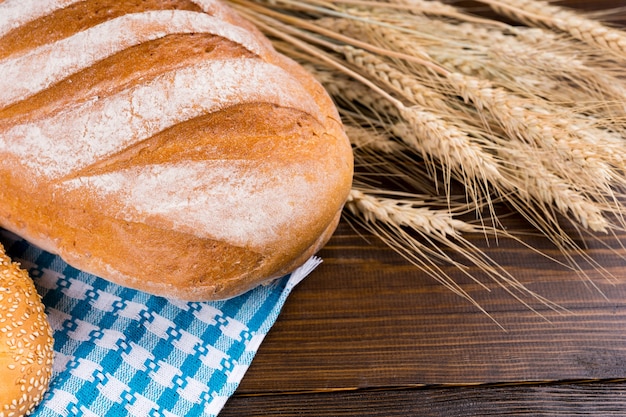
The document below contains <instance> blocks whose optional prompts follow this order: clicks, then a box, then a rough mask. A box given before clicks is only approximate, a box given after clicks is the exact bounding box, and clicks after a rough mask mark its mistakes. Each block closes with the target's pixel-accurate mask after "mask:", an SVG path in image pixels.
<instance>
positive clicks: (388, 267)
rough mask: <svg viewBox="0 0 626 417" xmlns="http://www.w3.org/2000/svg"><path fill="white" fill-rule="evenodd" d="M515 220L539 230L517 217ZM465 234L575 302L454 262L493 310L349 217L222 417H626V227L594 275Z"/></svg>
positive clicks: (595, 255)
mask: <svg viewBox="0 0 626 417" xmlns="http://www.w3.org/2000/svg"><path fill="white" fill-rule="evenodd" d="M464 3H469V2H464ZM559 3H561V4H566V5H571V6H574V7H578V8H584V9H589V10H594V9H602V8H608V7H614V6H626V3H624V2H621V1H608V0H606V1H605V0H599V1H597V2H589V1H579V0H572V1H561V2H559ZM483 11H484V9H483ZM478 12H481V11H480V10H478ZM620 16H626V15H624V14H621V15H620ZM624 21H626V18H625V19H621V18H619V17H618V18H617V19H613V22H616V23H620V24H623V23H624ZM506 225H507V226H508V227H509V228H511V229H512V230H517V231H519V232H527V231H528V227H527V225H526V224H525V223H524V221H523V220H522V219H521V218H520V217H518V216H512V217H509V218H507V219H506ZM466 237H467V238H468V239H469V240H470V241H471V242H472V243H475V244H476V245H477V246H479V247H480V248H481V249H483V250H484V251H485V252H486V253H487V254H488V255H489V256H490V257H492V258H493V259H494V260H495V261H496V262H497V263H499V264H501V265H503V266H505V267H506V268H507V270H508V271H509V272H511V273H512V274H513V275H514V276H515V277H516V278H518V279H519V280H520V281H521V282H522V283H523V284H524V285H526V286H527V288H529V289H531V290H532V291H535V292H536V293H537V294H540V295H541V296H543V297H545V298H546V299H548V300H550V301H552V302H555V303H558V304H559V305H560V306H561V307H562V308H563V309H565V310H566V311H554V310H551V309H549V308H548V307H546V306H545V305H542V304H541V303H538V302H536V300H535V299H533V298H532V297H526V298H524V299H523V300H522V301H525V302H528V303H529V306H525V305H524V304H523V303H522V302H520V301H519V300H516V299H514V298H513V297H512V296H511V295H510V294H508V293H507V292H506V291H505V290H503V289H502V288H501V287H499V286H498V285H496V284H494V283H489V281H488V278H487V277H485V276H484V275H481V274H480V271H476V270H470V272H471V273H473V274H475V275H476V276H478V277H481V278H482V279H483V280H486V282H487V286H488V287H489V291H487V290H485V288H483V287H481V286H480V285H478V284H476V283H474V282H472V281H471V279H469V278H468V277H467V276H465V275H464V274H462V273H460V272H459V271H458V270H456V269H455V268H453V267H446V268H444V270H445V271H446V272H447V273H448V274H449V275H450V276H451V277H453V278H454V279H455V280H456V281H457V282H459V283H460V284H461V285H462V288H463V289H464V290H466V291H467V292H468V293H469V294H470V295H471V296H472V297H474V298H475V300H476V301H477V302H478V303H479V304H480V305H481V306H483V307H484V308H485V309H486V310H487V312H488V313H489V314H490V315H491V317H490V316H488V315H487V314H485V313H484V312H481V311H480V310H479V309H477V308H476V307H475V306H474V305H472V304H471V303H469V302H468V301H467V300H465V299H462V298H460V297H459V296H457V295H455V294H453V293H452V292H451V291H449V290H448V289H446V288H444V287H443V286H442V285H441V284H439V283H438V282H436V281H435V280H434V279H433V278H431V277H429V276H427V275H426V274H425V273H423V272H422V271H420V270H419V269H417V268H416V267H414V266H413V265H411V264H409V263H408V262H407V261H406V260H404V259H403V258H402V257H401V256H400V255H398V254H397V253H395V252H394V251H392V250H391V249H389V248H388V247H386V246H385V245H384V244H383V243H381V242H380V241H379V240H377V239H376V238H374V237H372V236H371V235H368V234H367V233H365V232H363V231H362V230H359V229H354V228H352V227H351V226H350V225H349V224H348V222H347V221H345V220H344V221H342V223H341V224H340V227H339V228H338V230H337V232H336V233H335V235H334V236H333V238H332V239H331V240H330V242H329V243H328V244H327V245H326V247H325V248H324V249H323V250H322V251H321V252H320V256H321V257H322V258H323V259H324V263H323V264H322V265H321V266H320V267H319V268H318V269H317V270H316V271H314V272H313V274H312V275H311V276H309V277H308V278H307V279H306V280H305V281H304V282H302V283H301V284H300V285H299V287H298V288H296V289H295V291H294V292H293V293H292V295H291V296H290V298H289V299H288V300H287V303H286V304H285V307H284V309H283V312H282V313H281V315H280V316H279V319H278V321H277V322H276V324H275V326H274V327H273V328H272V330H271V332H270V334H269V335H268V336H267V338H266V340H265V341H264V343H263V344H262V346H261V348H260V351H259V352H258V354H257V356H256V358H255V360H254V361H253V363H252V366H251V367H250V369H249V371H248V373H247V374H246V376H245V377H244V379H243V381H242V383H241V385H240V387H239V389H238V390H237V392H236V393H235V395H234V396H233V397H232V398H231V399H230V400H229V402H228V403H227V404H226V407H225V408H224V410H223V412H222V414H221V417H229V416H319V417H324V416H387V417H395V416H412V415H419V416H514V415H515V416H624V415H626V249H624V246H626V233H622V234H619V235H617V236H606V237H601V238H599V239H598V240H597V241H592V242H591V243H590V244H589V246H588V248H587V250H586V251H585V256H587V257H588V258H587V259H586V260H585V259H583V258H581V257H578V258H576V260H577V261H578V262H580V265H581V266H582V268H583V269H584V270H585V271H586V273H587V275H586V276H580V275H579V274H576V273H575V272H573V271H572V270H571V269H568V268H567V267H565V266H563V265H559V264H558V263H556V262H553V261H550V260H548V259H546V258H545V257H542V256H540V255H538V254H536V253H532V252H531V251H530V250H528V249H527V248H524V247H523V246H521V245H519V244H516V243H514V242H510V241H507V240H501V241H499V242H498V244H494V242H491V244H490V245H487V244H486V243H485V241H484V238H483V236H466ZM526 241H527V243H529V244H530V245H531V246H535V247H540V248H541V249H543V250H545V251H546V253H548V254H550V255H553V256H558V251H556V250H554V249H553V248H552V247H551V246H550V244H549V243H548V242H546V241H545V240H543V239H541V238H539V237H536V236H535V237H533V236H527V238H526ZM593 263H595V264H596V267H597V266H600V267H601V268H604V273H601V272H599V271H598V269H597V268H596V267H593V266H592V264H593ZM529 307H532V308H534V309H535V311H532V310H531V308H529Z"/></svg>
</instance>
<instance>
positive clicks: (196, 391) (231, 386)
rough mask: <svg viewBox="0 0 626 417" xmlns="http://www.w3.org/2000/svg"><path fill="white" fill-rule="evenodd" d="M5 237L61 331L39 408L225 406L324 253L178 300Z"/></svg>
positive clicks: (102, 416) (56, 412) (40, 411)
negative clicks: (213, 293) (280, 271)
mask: <svg viewBox="0 0 626 417" xmlns="http://www.w3.org/2000/svg"><path fill="white" fill-rule="evenodd" d="M0 239H1V242H2V243H3V244H4V245H5V248H6V250H7V254H8V255H9V256H11V258H12V259H13V260H14V261H16V262H19V263H20V264H21V266H22V268H23V269H26V270H27V271H28V272H29V274H30V276H31V277H32V278H33V281H34V282H35V286H36V287H37V289H38V291H39V292H40V294H41V295H42V297H43V302H44V304H45V306H46V312H47V314H48V319H49V321H50V324H51V326H52V328H53V332H54V339H55V340H54V351H55V361H54V373H53V379H52V382H51V385H50V389H49V391H48V393H47V394H46V396H45V397H44V399H43V401H42V403H41V404H40V405H39V406H38V407H37V409H36V410H35V412H34V413H33V414H32V415H33V416H37V417H44V416H45V417H52V416H97V417H109V416H111V417H113V416H115V417H122V416H133V417H148V416H150V417H156V416H167V417H169V416H171V417H174V416H181V417H182V416H185V417H192V416H208V417H210V416H216V415H218V414H219V412H220V411H221V409H222V408H223V406H224V404H225V403H226V401H227V400H228V398H229V397H230V396H231V395H232V394H233V393H234V392H235V389H236V388H237V386H238V385H239V383H240V381H241V379H242V378H243V376H244V374H245V372H246V370H247V369H248V367H249V365H250V363H251V362H252V359H253V358H254V355H255V353H256V352H257V350H258V348H259V346H260V344H261V342H262V341H263V338H264V337H265V335H266V334H267V333H268V331H269V330H270V328H271V327H272V325H273V324H274V322H275V320H276V318H277V317H278V314H279V312H280V310H281V308H282V306H283V304H284V302H285V300H286V299H287V297H288V295H289V293H290V292H291V290H292V289H293V288H294V286H295V285H296V284H298V283H299V282H300V281H301V280H302V279H303V278H305V277H306V276H307V275H308V274H309V273H310V272H311V271H312V270H313V269H314V268H315V267H316V266H317V265H318V264H319V263H320V262H321V261H320V259H319V258H317V257H313V258H311V259H310V260H309V261H308V262H307V263H306V264H305V265H303V266H302V267H300V268H299V269H298V270H296V271H294V272H293V273H292V274H290V275H288V276H285V277H283V278H281V279H278V280H275V281H273V282H272V283H271V284H268V285H264V286H259V287H257V288H255V289H253V290H251V291H249V292H247V293H245V294H243V295H240V296H238V297H235V298H232V299H228V300H224V301H215V302H181V301H176V300H170V299H166V298H163V297H156V296H152V295H149V294H146V293H144V292H141V291H136V290H132V289H128V288H125V287H121V286H119V285H116V284H113V283H110V282H108V281H105V280H103V279H101V278H98V277H96V276H93V275H90V274H86V273H84V272H80V271H78V270H77V269H75V268H73V267H71V266H69V265H67V264H66V263H65V262H63V261H62V260H61V258H59V257H58V256H55V255H52V254H50V253H48V252H45V251H43V250H41V249H39V248H37V247H35V246H33V245H31V244H29V243H28V242H26V241H24V240H23V239H20V238H19V237H17V236H15V235H13V234H11V233H9V232H5V231H2V232H1V233H0Z"/></svg>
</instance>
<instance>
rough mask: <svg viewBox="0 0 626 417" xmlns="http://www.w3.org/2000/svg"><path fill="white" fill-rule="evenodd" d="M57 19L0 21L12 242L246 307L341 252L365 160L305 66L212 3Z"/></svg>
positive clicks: (92, 8)
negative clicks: (315, 261)
mask: <svg viewBox="0 0 626 417" xmlns="http://www.w3.org/2000/svg"><path fill="white" fill-rule="evenodd" d="M46 2H48V3H49V5H51V6H52V5H54V4H55V3H59V6H58V7H57V10H54V11H52V12H50V11H49V10H48V11H43V12H40V14H43V17H42V18H33V17H32V16H31V17H30V18H29V17H28V16H27V17H24V16H23V15H24V13H35V12H30V11H29V12H24V13H22V15H20V13H19V11H18V12H15V11H13V12H14V14H15V15H16V16H18V17H16V18H15V20H19V19H22V20H23V21H24V23H21V24H20V25H15V24H13V25H12V26H11V25H9V23H10V22H9V23H6V22H4V28H5V30H4V32H3V22H2V20H1V19H2V18H1V17H0V35H1V34H3V33H4V36H0V72H2V71H3V69H4V70H5V73H8V74H14V75H13V78H14V79H13V80H9V81H5V82H4V84H2V83H3V81H2V80H0V160H1V161H2V162H0V181H1V182H2V184H3V188H2V189H1V190H0V226H2V227H5V228H7V229H9V230H12V231H13V232H15V233H17V234H19V235H21V236H23V237H25V238H26V239H28V240H30V241H31V242H33V243H35V244H38V245H39V246H41V247H42V248H44V249H46V250H49V251H51V252H53V253H58V254H59V255H61V256H62V257H63V258H64V259H65V260H66V261H67V262H68V263H70V264H72V265H74V266H75V267H77V268H79V269H82V270H84V271H87V272H90V273H93V274H96V275H99V276H101V277H103V278H107V279H109V280H112V281H114V282H117V283H120V284H122V285H126V286H130V287H133V288H137V289H141V290H145V291H148V292H151V293H154V294H159V295H166V296H171V297H176V298H182V299H187V300H210V299H220V298H227V297H231V296H234V295H237V294H239V293H241V292H244V291H246V290H248V289H250V288H252V287H254V286H256V285H258V284H260V283H261V282H263V281H265V280H269V279H274V278H276V277H278V276H281V275H284V274H285V273H288V272H290V271H291V270H293V269H294V268H295V267H297V266H298V265H300V264H301V263H303V262H304V261H305V260H306V259H307V258H308V257H310V256H311V255H312V254H314V253H315V252H316V251H317V250H319V249H320V248H321V246H323V245H324V244H325V243H326V241H327V240H328V238H329V237H330V235H331V234H332V232H333V231H334V229H335V227H336V225H337V222H338V220H339V216H340V212H341V209H342V206H343V203H344V201H345V198H346V197H347V193H348V192H349V189H350V185H351V180H352V169H353V166H352V151H351V148H350V145H349V143H348V140H347V138H346V137H345V135H344V133H343V130H342V126H341V123H340V121H339V117H338V115H337V112H336V109H335V108H334V106H333V104H332V102H331V100H330V98H329V97H328V95H327V94H326V93H325V91H324V90H323V88H322V87H321V86H320V85H319V84H318V83H317V82H316V81H315V80H314V79H313V78H312V77H311V76H310V75H309V74H307V73H306V72H305V71H304V70H303V69H302V68H301V67H300V66H298V65H297V64H295V63H294V62H292V61H291V60H289V59H287V58H285V57H283V56H281V55H279V54H277V53H276V52H275V51H274V50H273V49H272V48H271V45H270V44H269V41H268V40H267V39H265V38H264V37H262V35H260V33H259V32H258V31H257V30H256V29H255V28H253V27H252V26H251V25H250V24H249V23H248V22H246V21H244V20H243V19H241V18H240V17H238V16H237V15H236V14H234V13H233V12H232V11H231V10H230V9H228V8H227V7H225V6H224V5H223V4H221V3H218V2H216V1H213V0H197V1H183V0H178V1H177V0H170V1H122V2H120V1H112V0H110V1H102V0H86V1H72V0H46ZM46 2H44V3H46ZM5 3H7V2H6V1H5ZM9 3H10V2H9ZM15 3H17V2H15ZM68 3H71V4H69V5H68ZM2 4H3V3H0V8H1V7H2ZM63 6H65V7H63ZM18 7H19V6H18ZM39 7H42V8H45V7H43V6H39ZM109 8H110V9H111V12H110V13H109ZM163 9H165V10H163ZM174 9H176V11H173V10H174ZM178 9H180V10H178ZM201 9H202V10H204V11H205V12H200V11H199V10H201ZM183 10H184V11H183ZM144 11H152V12H144ZM190 11H191V12H190ZM1 13H2V10H0V15H1ZM211 15H213V17H212V16H211ZM20 16H21V17H20ZM50 16H53V17H54V18H52V17H50ZM59 16H63V18H60V17H59ZM102 16H109V17H108V18H107V19H103V18H102ZM72 17H74V18H78V17H81V19H80V24H77V25H75V26H76V27H75V28H74V29H71V30H70V29H68V25H67V24H66V23H65V22H67V21H70V20H71V19H72ZM107 25H108V26H107ZM6 28H9V29H6ZM24 28H26V29H24ZM98 30H103V32H102V33H107V34H109V33H110V34H111V35H110V39H109V38H107V39H105V41H106V42H109V45H108V46H106V45H102V43H103V42H104V41H102V39H101V37H98V36H96V35H97V34H98V32H97V31H98ZM76 31H79V32H76ZM90 31H92V32H90ZM20 32H21V33H26V32H28V33H29V34H30V35H29V37H28V39H26V38H25V37H21V36H19V34H20ZM122 32H124V35H123V36H122V35H119V36H117V38H115V36H114V35H115V34H118V33H122ZM86 33H93V35H92V36H90V37H89V36H83V35H84V34H86ZM81 36H83V37H82V38H81ZM114 38H115V39H114ZM16 39H23V40H22V41H20V42H18V41H16ZM72 42H74V43H72ZM90 42H95V44H91V43H90ZM76 45H79V46H83V48H84V49H85V50H84V51H82V50H81V51H76V50H75V48H76ZM37 48H39V49H37ZM46 48H48V49H46ZM64 48H66V49H64ZM72 48H74V49H72ZM106 48H108V49H106ZM87 51H88V52H89V54H92V55H94V56H93V57H87V58H85V57H81V58H80V60H83V61H81V62H76V63H70V64H68V63H67V62H66V61H65V57H66V55H67V54H71V55H75V54H77V53H80V52H85V54H86V55H89V54H88V53H87ZM101 51H107V52H101ZM37 53H39V54H40V55H37ZM52 56H56V58H55V59H56V64H55V61H54V60H51V58H50V57H52ZM89 59H91V61H90V60H89ZM38 62H39V64H38ZM44 62H45V64H44ZM51 62H52V63H51ZM3 65H4V66H3ZM20 65H21V66H20ZM24 69H27V70H28V69H30V70H32V74H28V79H27V80H26V81H24V80H22V78H26V77H24V75H23V73H24ZM42 73H45V74H44V75H41V76H39V74H42ZM38 76H39V77H38ZM5 78H7V77H5ZM8 78H10V77H8ZM50 80H53V81H50ZM20 83H21V84H20ZM3 87H4V88H3Z"/></svg>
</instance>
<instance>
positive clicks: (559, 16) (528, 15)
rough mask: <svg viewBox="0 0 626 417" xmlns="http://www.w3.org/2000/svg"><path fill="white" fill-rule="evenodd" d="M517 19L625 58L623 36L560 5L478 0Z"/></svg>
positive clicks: (530, 0)
mask: <svg viewBox="0 0 626 417" xmlns="http://www.w3.org/2000/svg"><path fill="white" fill-rule="evenodd" d="M480 1H481V2H482V3H486V4H488V5H489V6H491V7H492V8H493V9H494V10H495V11H496V12H498V13H502V14H504V15H507V16H509V17H512V18H514V19H518V20H519V21H520V22H523V23H527V24H530V25H537V24H538V25H543V26H546V27H550V28H556V29H558V30H561V31H563V32H566V33H568V34H570V35H571V36H573V37H574V38H576V39H578V40H580V41H582V42H585V43H587V44H589V45H591V46H593V47H597V48H599V49H600V50H603V51H607V52H610V53H611V54H613V55H614V56H616V57H619V58H620V59H624V58H626V35H625V34H624V33H623V32H621V31H619V30H616V29H613V28H610V27H607V26H606V25H604V24H602V23H601V22H598V21H596V20H592V19H588V18H586V17H584V16H582V15H580V14H579V13H576V12H573V11H571V10H568V9H566V8H564V7H560V6H556V5H552V4H549V3H548V2H546V1H540V0H480Z"/></svg>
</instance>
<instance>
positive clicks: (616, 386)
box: [220, 382, 626, 417]
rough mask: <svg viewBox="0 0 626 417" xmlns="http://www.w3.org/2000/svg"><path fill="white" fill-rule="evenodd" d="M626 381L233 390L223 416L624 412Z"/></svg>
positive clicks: (567, 416)
mask: <svg viewBox="0 0 626 417" xmlns="http://www.w3.org/2000/svg"><path fill="white" fill-rule="evenodd" d="M625 394H626V385H624V383H623V382H614V383H586V384H580V383H579V384H565V385H536V386H534V385H520V386H510V387H463V388H453V389H450V388H429V389H396V390H384V391H355V392H330V393H308V394H300V395H277V396H274V395H271V396H262V397H242V396H235V397H234V398H231V399H230V400H229V403H228V404H227V406H226V408H225V409H224V411H223V412H222V414H221V415H220V417H230V416H233V417H234V416H250V417H252V416H259V417H260V416H282V417H296V416H298V417H304V416H316V417H326V416H328V417H330V416H334V417H340V416H361V417H370V416H371V417H407V416H421V417H431V416H432V417H435V416H463V417H471V416H476V417H478V416H481V417H489V416H493V417H504V416H528V417H543V416H545V417H559V416H563V417H572V416H594V417H599V416H607V417H609V416H620V417H623V416H624V415H626V396H625Z"/></svg>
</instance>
